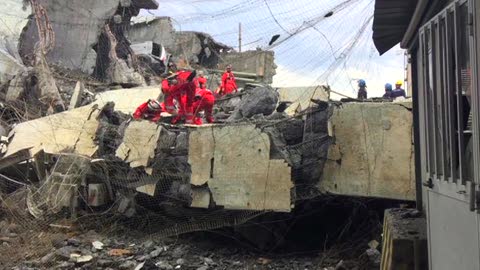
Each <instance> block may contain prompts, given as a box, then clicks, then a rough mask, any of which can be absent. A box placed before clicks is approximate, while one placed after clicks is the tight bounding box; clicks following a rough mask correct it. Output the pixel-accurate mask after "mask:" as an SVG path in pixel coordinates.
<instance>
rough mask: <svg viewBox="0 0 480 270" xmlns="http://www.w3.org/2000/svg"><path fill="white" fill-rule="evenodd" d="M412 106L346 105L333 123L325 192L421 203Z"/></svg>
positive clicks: (326, 165) (332, 120) (323, 181)
mask: <svg viewBox="0 0 480 270" xmlns="http://www.w3.org/2000/svg"><path fill="white" fill-rule="evenodd" d="M411 106H412V105H411V103H410V102H403V103H344V104H342V105H341V106H340V107H338V108H336V109H335V111H334V113H333V116H332V118H331V122H332V126H333V137H334V143H333V144H332V145H331V146H330V149H329V153H328V159H327V161H326V164H325V168H324V173H323V177H322V180H321V181H320V182H319V186H320V188H321V189H322V190H324V191H325V192H331V193H334V194H342V195H351V196H368V197H379V198H391V199H398V200H414V199H415V175H414V172H415V169H414V155H413V151H414V149H413V140H412V129H413V123H412V111H411Z"/></svg>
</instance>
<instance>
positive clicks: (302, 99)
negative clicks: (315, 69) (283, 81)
mask: <svg viewBox="0 0 480 270" xmlns="http://www.w3.org/2000/svg"><path fill="white" fill-rule="evenodd" d="M277 91H278V93H279V101H280V102H291V103H292V104H291V105H290V106H289V108H288V109H287V114H288V115H290V116H292V115H295V112H296V111H302V110H305V109H307V108H308V107H310V106H312V101H311V100H312V99H317V100H322V101H328V100H329V98H330V93H329V89H328V88H327V87H326V86H323V85H318V86H309V87H280V88H278V89H277Z"/></svg>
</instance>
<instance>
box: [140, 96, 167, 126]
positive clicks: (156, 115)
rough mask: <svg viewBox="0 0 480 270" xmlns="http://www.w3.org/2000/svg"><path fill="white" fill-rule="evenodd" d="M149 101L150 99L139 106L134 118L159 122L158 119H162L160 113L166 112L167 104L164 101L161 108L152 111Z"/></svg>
mask: <svg viewBox="0 0 480 270" xmlns="http://www.w3.org/2000/svg"><path fill="white" fill-rule="evenodd" d="M148 102H149V101H147V102H145V103H142V104H141V105H140V106H138V108H137V109H136V110H135V112H134V113H133V118H134V119H146V120H150V121H152V122H157V121H158V120H160V118H161V116H160V114H161V113H162V112H165V104H164V103H163V102H162V103H160V107H161V108H160V110H158V111H152V110H150V109H149V108H148Z"/></svg>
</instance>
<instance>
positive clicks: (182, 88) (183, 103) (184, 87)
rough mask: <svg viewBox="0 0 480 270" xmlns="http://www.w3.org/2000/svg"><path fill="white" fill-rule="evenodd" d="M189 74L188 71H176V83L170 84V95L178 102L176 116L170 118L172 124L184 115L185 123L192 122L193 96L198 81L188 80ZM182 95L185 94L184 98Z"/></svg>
mask: <svg viewBox="0 0 480 270" xmlns="http://www.w3.org/2000/svg"><path fill="white" fill-rule="evenodd" d="M190 74H192V72H190V71H179V72H177V81H178V84H176V85H172V86H171V87H170V89H169V90H170V95H172V96H173V98H174V99H176V100H177V101H178V103H179V104H180V110H179V112H178V116H177V117H176V118H174V119H173V120H172V123H173V124H175V123H177V122H178V121H179V120H180V119H181V118H183V117H185V122H186V123H187V124H192V123H193V99H194V98H195V89H196V85H197V83H198V82H197V80H196V79H194V80H193V81H192V82H188V81H187V78H188V76H190ZM182 96H185V98H182Z"/></svg>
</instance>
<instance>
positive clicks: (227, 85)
mask: <svg viewBox="0 0 480 270" xmlns="http://www.w3.org/2000/svg"><path fill="white" fill-rule="evenodd" d="M237 91H238V88H237V83H236V82H235V76H234V75H233V72H232V66H231V65H228V66H227V71H225V73H223V76H222V83H221V85H220V94H221V95H228V94H231V93H233V92H235V93H236V92H237Z"/></svg>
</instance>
